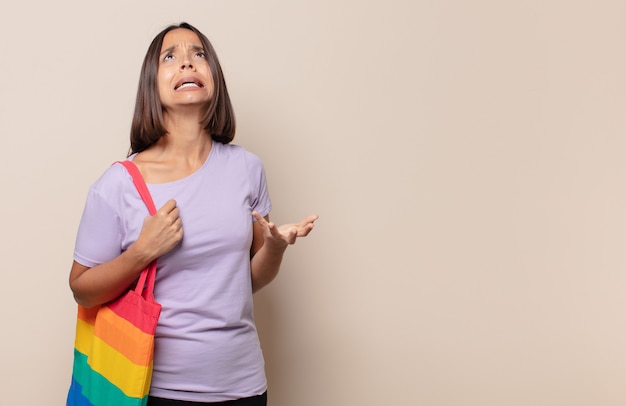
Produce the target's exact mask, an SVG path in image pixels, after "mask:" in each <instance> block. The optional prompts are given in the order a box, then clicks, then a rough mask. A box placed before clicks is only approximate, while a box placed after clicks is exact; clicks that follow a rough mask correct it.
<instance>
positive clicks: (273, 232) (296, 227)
mask: <svg viewBox="0 0 626 406" xmlns="http://www.w3.org/2000/svg"><path fill="white" fill-rule="evenodd" d="M252 215H253V216H254V218H255V219H256V220H257V222H258V224H259V225H260V226H261V227H262V228H263V237H264V243H265V244H267V245H268V246H270V247H273V248H282V249H285V248H286V247H287V245H289V244H294V243H295V242H296V240H297V239H298V237H306V236H307V235H309V233H310V232H311V230H313V227H314V226H315V220H317V219H318V218H319V216H318V215H317V214H312V215H310V216H307V217H305V218H304V219H303V220H302V221H300V222H298V223H289V224H283V225H281V226H276V224H274V223H272V222H270V221H269V218H264V217H262V216H261V215H260V214H259V213H257V212H256V211H253V212H252Z"/></svg>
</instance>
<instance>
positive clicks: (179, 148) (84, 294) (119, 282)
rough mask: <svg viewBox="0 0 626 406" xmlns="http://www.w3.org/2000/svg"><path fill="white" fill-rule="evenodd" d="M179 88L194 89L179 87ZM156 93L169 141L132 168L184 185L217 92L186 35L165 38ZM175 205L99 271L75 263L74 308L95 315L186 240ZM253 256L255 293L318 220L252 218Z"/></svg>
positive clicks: (202, 149)
mask: <svg viewBox="0 0 626 406" xmlns="http://www.w3.org/2000/svg"><path fill="white" fill-rule="evenodd" d="M182 82H193V83H195V85H188V86H182V87H181V86H180V84H181V83H182ZM158 90H159V96H160V98H161V103H162V104H163V106H164V120H165V126H166V129H167V134H166V135H164V136H163V137H161V138H160V139H159V141H158V142H157V143H156V144H155V145H154V146H152V147H150V148H148V149H147V150H145V151H143V152H141V153H139V154H137V156H136V157H135V159H134V163H135V164H136V165H137V167H138V168H139V170H140V171H141V173H142V175H143V177H144V179H145V181H146V182H147V183H166V182H172V181H175V180H178V179H182V178H184V177H187V176H189V175H191V174H192V173H193V172H195V171H196V170H198V169H199V168H200V167H201V166H202V164H203V163H204V162H205V160H206V159H207V157H208V155H209V152H210V151H211V146H212V140H211V137H210V136H209V135H208V134H207V133H206V132H205V130H204V129H203V128H202V127H201V126H200V124H199V123H200V119H201V117H202V114H203V112H204V111H205V109H206V105H207V103H208V102H209V101H210V100H211V97H212V96H213V91H214V85H213V78H212V75H211V71H210V69H209V66H208V63H207V60H206V56H205V54H204V52H203V50H202V45H201V42H200V40H199V38H198V36H197V35H196V34H195V33H194V32H192V31H190V30H186V29H176V30H172V31H170V32H169V33H167V35H166V36H165V38H164V40H163V46H162V48H161V58H160V62H159V69H158ZM179 214H180V212H179V210H178V208H177V206H176V201H175V200H170V201H168V202H166V203H165V204H164V205H163V207H161V208H159V209H158V210H157V213H156V214H155V215H154V216H150V217H147V218H145V219H144V222H143V227H142V229H141V232H140V234H139V237H138V238H137V241H135V243H133V244H132V245H131V246H130V247H129V248H128V249H127V250H126V251H124V252H123V253H122V254H120V255H119V256H118V257H116V258H115V259H113V260H111V261H109V262H105V263H103V264H100V265H97V266H94V267H91V268H89V267H86V266H84V265H81V264H79V263H77V262H76V261H74V263H73V264H72V269H71V271H70V278H69V279H70V288H71V289H72V292H73V293H74V298H75V299H76V302H78V303H79V304H81V305H82V306H85V307H93V306H97V305H100V304H103V303H106V302H109V301H111V300H113V299H115V298H117V297H118V296H119V295H120V294H122V293H123V292H125V291H126V290H127V289H128V287H129V286H130V285H131V284H132V283H133V282H134V281H135V279H136V278H137V276H138V275H139V273H140V272H141V271H142V270H143V269H144V268H145V267H146V266H147V265H148V264H150V262H152V261H153V260H155V259H157V258H158V257H160V256H162V255H163V254H165V253H167V252H169V251H170V250H172V249H173V248H174V247H175V246H176V245H177V244H178V243H179V242H180V240H181V239H182V237H183V232H184V229H183V224H182V222H181V219H180V216H179ZM253 216H254V218H255V219H256V221H255V222H253V227H252V229H253V240H252V247H251V251H250V256H251V260H250V265H251V278H252V291H253V292H257V291H258V290H259V289H261V288H262V287H264V286H266V285H267V284H268V283H270V282H271V281H272V280H273V279H274V278H275V277H276V275H277V274H278V271H279V269H280V264H281V262H282V258H283V255H284V253H285V251H286V249H287V247H288V246H289V245H291V244H294V243H295V242H296V241H297V239H298V238H301V237H305V236H307V235H308V234H309V233H310V232H311V230H312V229H313V227H314V223H315V221H316V220H317V218H318V216H317V215H310V216H307V217H305V218H304V219H303V220H301V221H300V222H297V223H290V224H285V225H282V226H277V225H275V224H274V223H272V222H270V220H269V216H265V217H261V216H260V215H259V213H256V212H253Z"/></svg>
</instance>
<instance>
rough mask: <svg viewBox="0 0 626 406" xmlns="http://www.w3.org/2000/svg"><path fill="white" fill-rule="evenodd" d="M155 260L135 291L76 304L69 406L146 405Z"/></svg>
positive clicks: (155, 311)
mask: <svg viewBox="0 0 626 406" xmlns="http://www.w3.org/2000/svg"><path fill="white" fill-rule="evenodd" d="M121 164H122V165H123V166H125V167H126V168H127V170H128V171H129V172H130V174H131V175H132V176H133V181H134V183H135V185H136V187H137V190H138V191H139V194H140V196H141V197H142V199H145V200H144V201H145V203H146V206H147V207H148V209H149V212H150V213H151V214H154V213H155V207H154V203H153V202H152V199H151V198H150V194H149V192H148V189H147V187H146V185H145V183H144V182H143V179H142V178H141V174H140V173H139V171H138V170H137V168H136V167H135V165H134V164H133V163H132V162H130V161H125V162H122V163H121ZM155 276H156V261H154V262H152V263H151V264H150V265H149V266H148V268H146V269H145V270H143V271H142V272H141V274H140V277H139V279H138V281H137V283H136V285H135V287H134V289H131V290H129V291H128V292H126V293H125V294H123V295H122V296H121V297H120V298H118V299H116V300H114V301H113V302H110V303H108V304H105V305H101V306H96V307H93V308H85V307H83V306H81V305H78V317H77V322H76V339H75V344H74V365H73V370H72V382H71V385H70V390H69V393H68V397H67V405H68V406H110V405H117V406H140V405H146V404H147V402H148V393H149V389H150V382H151V377H152V368H153V355H154V334H155V330H156V326H157V322H158V318H159V315H160V312H161V305H160V304H159V303H157V302H156V301H155V300H154V283H155Z"/></svg>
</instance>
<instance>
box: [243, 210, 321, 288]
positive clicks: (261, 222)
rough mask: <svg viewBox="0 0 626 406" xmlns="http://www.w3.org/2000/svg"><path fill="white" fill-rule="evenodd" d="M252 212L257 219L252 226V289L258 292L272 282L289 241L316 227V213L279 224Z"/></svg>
mask: <svg viewBox="0 0 626 406" xmlns="http://www.w3.org/2000/svg"><path fill="white" fill-rule="evenodd" d="M252 215H253V216H254V217H255V218H256V220H257V221H255V222H254V223H253V225H252V229H253V236H252V250H251V255H252V259H251V261H250V266H251V272H252V292H253V293H254V292H258V291H259V290H260V289H261V288H263V287H264V286H266V285H267V284H269V283H270V282H271V281H272V280H274V278H275V277H276V275H278V271H279V269H280V264H281V262H282V260H283V254H284V253H285V250H286V249H287V247H288V246H289V245H290V244H294V243H295V242H296V239H297V238H298V237H306V236H307V235H308V234H309V233H310V232H311V230H312V229H313V227H314V223H315V220H317V218H318V216H317V215H311V216H308V217H306V218H305V219H304V220H302V221H300V222H299V223H293V224H285V225H282V226H280V227H277V226H276V225H275V224H274V223H271V222H270V221H269V216H265V217H261V215H260V214H259V213H257V212H253V213H252Z"/></svg>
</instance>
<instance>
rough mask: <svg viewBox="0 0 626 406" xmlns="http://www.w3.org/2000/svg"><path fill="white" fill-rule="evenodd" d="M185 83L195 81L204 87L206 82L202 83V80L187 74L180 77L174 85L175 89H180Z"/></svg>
mask: <svg viewBox="0 0 626 406" xmlns="http://www.w3.org/2000/svg"><path fill="white" fill-rule="evenodd" d="M185 83H195V84H197V85H198V86H200V87H204V83H202V81H201V80H199V79H198V78H194V77H193V76H187V77H184V78H182V79H180V80H179V81H178V82H176V85H174V90H176V89H178V88H179V87H181V86H182V85H183V84H185Z"/></svg>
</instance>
